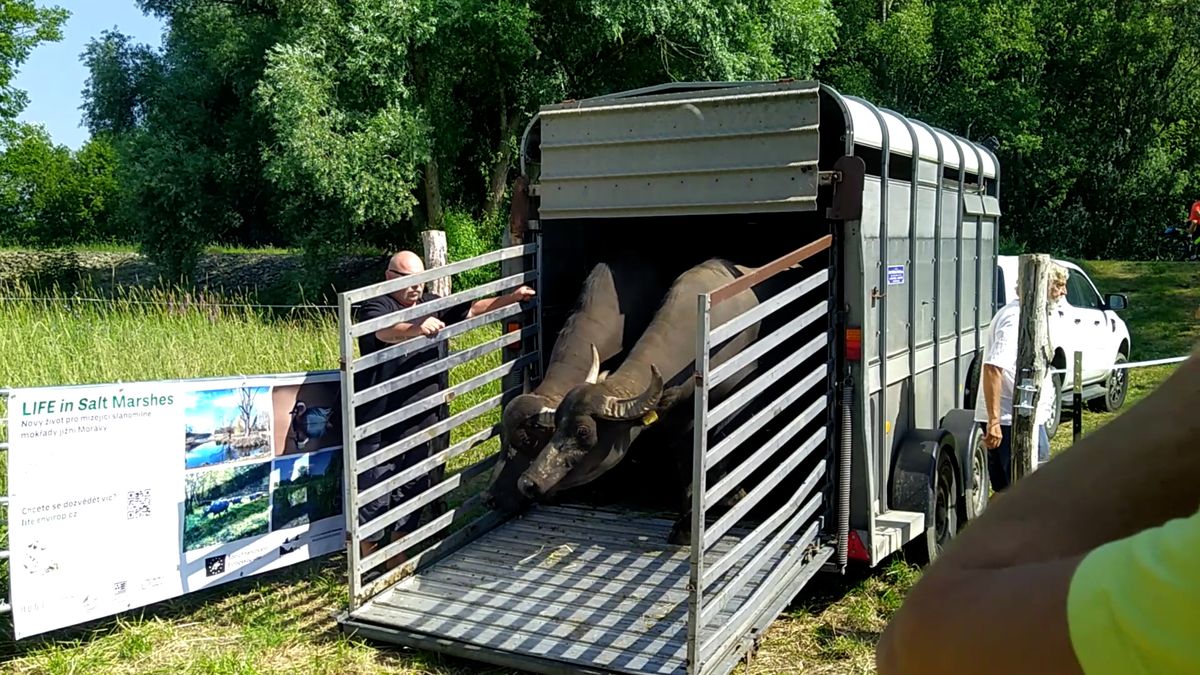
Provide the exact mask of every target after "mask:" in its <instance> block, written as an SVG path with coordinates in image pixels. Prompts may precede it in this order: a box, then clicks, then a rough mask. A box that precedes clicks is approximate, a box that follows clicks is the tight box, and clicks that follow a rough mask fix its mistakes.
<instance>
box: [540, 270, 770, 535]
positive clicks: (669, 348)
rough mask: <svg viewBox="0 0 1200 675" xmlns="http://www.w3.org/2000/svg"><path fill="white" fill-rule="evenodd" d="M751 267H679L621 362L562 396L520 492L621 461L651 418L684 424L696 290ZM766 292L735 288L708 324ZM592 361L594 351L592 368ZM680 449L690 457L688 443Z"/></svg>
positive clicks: (749, 338)
mask: <svg viewBox="0 0 1200 675" xmlns="http://www.w3.org/2000/svg"><path fill="white" fill-rule="evenodd" d="M750 271H752V269H751V268H747V267H742V266H738V265H735V264H733V263H731V262H729V261H726V260H720V259H712V260H708V261H705V262H703V263H701V264H699V265H697V266H695V267H692V268H691V269H689V270H688V271H686V272H684V273H683V274H681V275H680V276H679V277H678V278H677V279H676V280H675V282H674V283H673V284H672V285H671V288H670V290H669V291H668V292H667V294H666V297H665V298H664V300H663V302H662V304H661V306H660V307H659V309H658V311H657V313H656V314H655V316H654V319H653V321H652V322H651V323H650V325H649V327H647V328H646V331H645V333H643V334H642V336H641V338H640V339H639V340H638V341H637V344H636V345H634V347H633V349H632V350H630V352H629V356H628V357H626V358H625V360H624V361H623V362H622V363H621V365H620V367H619V368H617V369H616V370H615V371H614V372H613V373H611V374H610V375H609V376H608V377H607V378H606V379H605V380H604V381H603V382H595V383H585V384H580V385H577V386H575V387H574V388H572V389H571V390H570V391H569V392H568V393H567V394H566V395H565V396H564V397H563V400H562V403H561V404H560V405H559V406H558V409H557V410H556V413H555V422H556V425H555V430H554V433H553V436H552V437H551V439H550V441H549V443H547V444H546V447H545V448H543V449H542V451H541V453H540V454H539V455H538V456H537V458H536V459H535V460H534V461H533V462H532V463H531V464H530V466H529V468H528V469H527V470H526V471H525V472H524V473H523V474H522V475H521V477H520V479H519V480H518V487H519V489H520V490H521V492H522V493H523V494H524V495H525V496H526V497H528V498H530V499H535V500H544V499H548V498H550V497H552V496H554V495H555V494H556V493H559V492H561V491H562V490H566V489H570V488H573V487H577V486H580V485H584V484H586V483H589V482H591V481H593V480H595V479H597V478H599V477H600V476H601V475H603V474H604V473H605V472H607V471H609V470H610V469H612V468H613V467H614V466H616V465H617V464H618V463H619V462H621V460H622V459H623V458H624V457H625V456H626V454H627V453H628V451H629V448H630V445H631V444H632V443H633V441H634V440H635V439H636V438H637V437H638V435H639V434H641V433H642V432H643V430H644V429H646V428H647V425H649V424H652V423H657V424H661V425H664V426H665V427H671V426H677V427H678V431H679V432H684V431H686V429H687V428H688V427H690V424H691V421H692V409H691V406H689V405H679V404H681V403H683V402H685V401H687V400H689V399H690V398H691V395H692V393H693V388H694V378H693V375H694V372H695V339H696V326H697V306H696V296H697V295H698V294H701V293H707V292H710V291H713V290H715V289H717V288H719V287H721V286H724V285H725V284H727V283H729V282H731V281H733V280H734V279H736V278H737V277H739V276H742V275H744V274H747V273H749V272H750ZM770 293H771V291H770V290H769V289H759V290H758V295H756V291H755V290H746V291H742V292H740V293H738V294H736V295H735V296H733V297H731V298H729V299H728V300H726V301H724V302H722V303H720V304H718V305H717V306H716V307H714V308H713V311H712V325H713V326H717V325H720V324H721V323H724V322H725V321H728V320H729V319H731V318H733V317H736V316H738V315H741V314H743V313H745V312H746V311H748V310H750V309H751V308H753V307H755V306H757V305H758V304H759V302H760V301H762V300H763V299H765V297H766V296H767V295H769V294H770ZM759 295H763V297H759ZM758 333H759V324H758V323H755V324H752V325H750V326H748V327H747V328H745V329H743V330H742V331H741V332H740V333H738V334H737V335H735V336H733V337H732V338H730V339H729V340H727V341H726V342H725V344H724V345H722V346H721V348H720V349H719V350H717V352H716V354H715V355H714V356H712V357H711V364H712V365H713V366H714V367H715V366H717V365H720V364H721V363H723V362H725V361H727V360H728V359H730V358H732V357H733V356H735V355H736V354H737V353H738V352H740V351H742V350H743V349H745V348H746V347H747V346H749V345H750V344H751V343H753V342H754V341H755V340H756V339H757V337H758ZM754 367H755V364H753V363H750V364H747V365H746V366H745V367H744V368H742V369H741V371H739V372H738V373H736V374H735V375H733V376H731V377H730V378H729V379H727V380H725V381H723V382H722V383H721V384H720V385H719V386H718V387H715V388H714V389H712V390H710V393H709V396H710V401H711V402H712V403H713V404H715V403H716V402H719V401H720V399H721V398H722V397H723V396H726V395H728V393H729V392H730V391H731V389H732V388H734V387H736V386H737V384H739V383H740V382H741V381H743V380H744V379H745V378H746V377H748V376H749V375H750V374H752V373H753V369H754ZM596 368H597V366H596V364H595V359H594V358H593V364H592V370H595V369H596ZM660 418H661V420H660ZM668 436H669V435H668ZM683 445H685V446H690V444H683ZM683 454H685V455H686V456H687V461H688V462H690V457H691V453H690V448H687V451H685V452H684V453H683ZM689 475H690V472H689ZM689 517H690V516H688V514H686V513H685V515H684V519H681V521H679V522H677V523H676V527H675V530H674V531H673V532H672V535H671V541H672V542H673V543H681V542H682V541H684V540H685V539H686V536H687V535H688V534H689V532H688V530H687V528H686V527H684V526H683V523H684V522H686V521H685V519H687V518H689Z"/></svg>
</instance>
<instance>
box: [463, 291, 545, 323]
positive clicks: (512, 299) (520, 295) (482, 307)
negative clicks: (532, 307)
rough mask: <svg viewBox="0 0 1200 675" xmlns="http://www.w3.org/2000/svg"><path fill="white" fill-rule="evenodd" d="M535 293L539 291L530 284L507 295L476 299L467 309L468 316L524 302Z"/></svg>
mask: <svg viewBox="0 0 1200 675" xmlns="http://www.w3.org/2000/svg"><path fill="white" fill-rule="evenodd" d="M535 295H537V292H536V291H534V290H533V289H532V288H530V287H528V286H521V287H520V288H518V289H517V290H515V291H513V292H512V293H509V294H507V295H501V296H498V297H495V298H484V299H483V300H476V301H475V302H473V303H471V308H470V309H469V310H467V317H466V318H468V319H470V318H471V317H476V316H479V315H480V314H486V313H488V312H490V311H492V310H493V309H501V308H504V307H507V306H509V305H511V304H514V303H517V302H524V301H526V300H528V299H530V298H532V297H533V296H535Z"/></svg>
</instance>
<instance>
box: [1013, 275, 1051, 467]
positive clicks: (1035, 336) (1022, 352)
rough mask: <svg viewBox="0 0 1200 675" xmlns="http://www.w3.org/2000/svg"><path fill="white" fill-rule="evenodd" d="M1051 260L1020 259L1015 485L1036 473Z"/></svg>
mask: <svg viewBox="0 0 1200 675" xmlns="http://www.w3.org/2000/svg"><path fill="white" fill-rule="evenodd" d="M1049 271H1050V256H1049V255H1046V254H1044V253H1038V254H1025V255H1022V256H1021V258H1020V275H1019V279H1020V280H1019V282H1018V284H1019V286H1020V290H1019V291H1018V293H1019V295H1020V297H1021V300H1020V303H1021V326H1020V333H1019V334H1018V337H1017V368H1016V378H1015V379H1016V383H1015V384H1016V386H1015V387H1014V389H1013V423H1012V482H1013V483H1016V482H1017V481H1018V480H1020V479H1021V478H1022V477H1024V476H1026V475H1028V474H1030V473H1033V467H1034V458H1035V457H1036V456H1037V454H1036V453H1037V446H1038V443H1037V441H1038V438H1037V434H1036V433H1035V432H1036V431H1037V424H1036V423H1035V419H1036V415H1037V404H1038V399H1039V398H1040V397H1039V393H1040V395H1041V396H1053V395H1054V393H1053V392H1051V391H1041V385H1042V380H1043V379H1045V377H1046V365H1047V364H1048V363H1049V362H1050V357H1051V353H1050V339H1049V337H1050V335H1049V329H1048V322H1047V316H1048V315H1047V312H1048V310H1049V302H1048V300H1047V297H1046V295H1047V290H1048V288H1049V283H1048V282H1049V274H1048V273H1049Z"/></svg>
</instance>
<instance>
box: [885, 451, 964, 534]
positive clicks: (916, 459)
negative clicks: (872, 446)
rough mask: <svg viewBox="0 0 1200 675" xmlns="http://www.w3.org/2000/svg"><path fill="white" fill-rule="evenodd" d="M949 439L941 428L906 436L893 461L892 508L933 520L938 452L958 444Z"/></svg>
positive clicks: (890, 505) (890, 487)
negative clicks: (950, 445) (934, 481)
mask: <svg viewBox="0 0 1200 675" xmlns="http://www.w3.org/2000/svg"><path fill="white" fill-rule="evenodd" d="M947 436H949V434H947V433H946V432H945V431H943V430H941V429H938V430H937V431H930V430H928V429H913V430H912V431H910V432H908V434H906V435H905V437H904V440H903V441H902V442H901V443H900V447H899V448H897V449H896V454H895V456H894V458H893V460H892V471H891V476H890V477H889V485H888V496H889V500H888V507H889V508H890V509H899V510H901V511H916V512H918V513H924V514H925V517H926V518H927V519H930V518H933V499H932V496H933V480H934V476H935V475H936V473H937V472H936V467H937V459H938V455H937V453H938V451H939V448H941V447H942V446H943V445H947V444H952V443H953V442H954V441H953V440H950V439H948V438H947ZM960 473H961V472H960ZM958 482H960V483H961V482H962V481H958Z"/></svg>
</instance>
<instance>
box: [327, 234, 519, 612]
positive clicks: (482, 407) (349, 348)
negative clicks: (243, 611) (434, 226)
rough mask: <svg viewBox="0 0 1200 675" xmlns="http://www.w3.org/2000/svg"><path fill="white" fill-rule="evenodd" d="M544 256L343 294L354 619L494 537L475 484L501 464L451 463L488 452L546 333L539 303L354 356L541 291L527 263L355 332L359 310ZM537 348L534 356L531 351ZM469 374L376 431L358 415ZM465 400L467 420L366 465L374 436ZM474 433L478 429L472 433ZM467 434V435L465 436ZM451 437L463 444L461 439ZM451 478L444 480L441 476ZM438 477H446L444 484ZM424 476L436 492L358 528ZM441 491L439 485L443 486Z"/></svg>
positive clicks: (409, 439)
mask: <svg viewBox="0 0 1200 675" xmlns="http://www.w3.org/2000/svg"><path fill="white" fill-rule="evenodd" d="M536 255H537V246H536V244H526V245H520V246H511V247H508V248H504V249H500V250H498V251H493V252H491V253H487V254H484V255H482V256H478V257H475V258H471V259H469V260H463V261H460V262H456V263H453V264H450V265H445V266H440V267H435V268H432V269H429V270H426V271H424V272H421V273H419V274H412V275H408V276H406V277H403V278H400V279H393V280H389V281H385V282H382V283H377V284H373V285H371V286H366V287H363V288H358V289H354V290H351V291H347V292H345V293H341V294H339V296H338V303H339V304H338V327H339V333H340V339H341V366H342V367H341V371H342V415H343V420H344V424H343V440H344V447H345V448H346V450H344V453H345V461H344V462H343V464H344V477H343V480H344V485H343V493H344V495H345V497H346V498H345V513H346V533H347V541H348V550H347V563H348V568H349V570H348V571H349V580H350V611H354V610H355V609H357V608H358V607H359V606H361V605H362V604H364V603H365V602H366V601H367V600H368V599H369V598H371V597H373V596H374V595H376V594H378V593H379V592H380V591H383V590H385V589H386V588H387V587H388V586H390V585H391V584H393V583H394V582H395V581H397V580H399V579H400V578H402V577H404V576H405V575H408V574H411V573H412V572H413V571H414V570H415V569H416V568H417V567H418V566H420V565H422V564H423V563H427V562H432V560H434V559H435V558H436V557H438V556H440V555H444V554H445V553H446V552H448V551H451V550H453V549H454V548H456V547H457V546H458V545H460V544H461V543H463V542H465V541H466V540H467V539H468V538H470V537H471V536H473V535H474V534H475V533H477V532H478V531H479V530H481V529H486V528H488V527H490V526H491V525H492V524H494V523H495V522H496V521H497V518H498V516H496V515H495V514H493V513H491V512H487V511H484V512H483V513H482V515H480V514H478V513H477V511H478V510H479V509H480V508H481V507H482V506H483V505H482V496H481V495H480V494H478V490H477V489H475V488H474V487H473V485H472V483H471V479H473V478H476V477H478V476H480V475H482V474H484V473H485V472H487V471H488V470H490V469H491V468H492V466H493V464H494V463H495V462H496V459H497V456H496V453H495V452H491V453H489V454H488V455H487V456H486V457H483V458H482V459H477V460H475V461H473V463H471V464H470V465H468V466H462V467H458V468H457V470H456V471H455V472H454V473H453V475H449V474H450V473H451V472H450V463H451V462H452V461H453V460H455V459H456V458H461V457H462V456H463V455H465V454H466V453H468V452H470V451H471V450H473V449H475V448H477V447H478V446H479V445H481V444H483V443H486V442H488V441H490V440H492V439H494V438H497V437H498V435H499V425H498V424H497V423H495V422H492V421H490V420H489V419H488V417H489V416H490V415H493V414H494V413H495V412H496V411H497V409H498V408H499V407H500V405H501V402H502V401H503V400H504V397H505V396H508V395H511V394H515V393H519V392H517V391H516V390H517V389H518V387H513V388H512V389H511V390H509V391H502V389H503V381H504V378H506V376H508V375H511V374H514V373H520V372H521V371H523V370H524V369H525V368H527V367H529V366H530V365H533V364H536V363H537V360H538V350H537V346H536V345H537V342H538V341H537V340H536V338H537V337H539V334H538V330H539V328H538V326H537V324H536V318H535V317H537V316H538V312H537V303H538V302H540V300H537V299H535V300H534V301H532V302H529V303H526V304H524V305H509V306H507V307H503V308H500V309H496V310H491V311H488V312H486V313H484V314H481V315H479V316H476V317H471V318H468V319H466V320H464V321H460V322H458V323H455V324H451V325H448V326H446V327H445V328H444V329H443V330H442V331H440V332H439V333H438V335H437V336H434V337H416V338H410V339H408V340H405V341H403V342H400V343H397V344H394V345H390V346H388V347H385V348H383V349H381V350H379V351H377V352H374V353H371V354H368V355H365V356H357V357H356V356H355V354H356V350H355V342H356V339H357V338H359V337H361V336H363V335H366V334H368V333H370V332H372V331H376V330H379V329H380V328H385V327H388V326H392V325H395V324H396V323H399V322H409V321H414V320H418V319H422V318H424V317H425V316H428V315H429V314H430V313H432V312H436V311H439V310H441V309H445V308H448V307H453V306H457V305H459V304H462V303H470V302H474V301H477V300H480V299H483V298H485V297H491V296H495V295H497V294H498V293H503V292H507V291H510V290H512V289H514V288H516V287H517V286H519V285H521V284H533V285H534V286H535V289H537V290H540V289H538V288H537V286H538V270H537V267H538V266H537V265H536V263H534V264H529V263H525V264H524V265H522V266H523V267H524V268H525V271H522V272H519V273H516V274H510V275H508V276H505V277H503V278H501V279H498V280H495V281H491V282H488V283H484V284H481V285H479V286H476V287H474V288H471V289H469V290H466V291H461V292H457V293H452V294H450V295H448V296H446V297H444V298H439V299H436V300H433V301H430V302H426V303H421V304H419V305H417V306H415V307H411V308H407V309H403V310H400V311H397V312H393V313H391V314H388V315H386V316H382V317H378V318H374V319H369V320H366V321H360V322H356V321H355V320H354V307H355V305H356V304H357V303H359V302H362V301H364V300H368V299H371V298H375V297H379V296H382V295H385V294H387V293H392V292H395V291H397V290H399V289H401V288H405V287H408V286H412V285H415V284H428V283H429V282H432V281H435V280H437V279H441V278H445V277H453V276H454V275H458V274H461V273H463V272H467V271H470V270H473V269H477V268H480V267H483V266H485V265H490V264H495V263H500V262H505V261H516V262H522V261H524V260H527V259H528V258H529V257H532V256H536ZM518 319H519V320H520V325H519V327H516V328H515V329H514V328H513V327H512V322H514V321H517V320H518ZM496 322H501V325H502V326H508V329H507V330H504V331H502V332H501V333H500V334H499V336H498V337H493V338H490V339H486V340H484V341H483V342H481V343H479V344H476V345H473V346H470V347H465V348H461V349H458V350H457V351H453V350H451V349H450V348H449V346H447V349H446V352H444V355H443V356H441V357H440V358H438V359H437V360H434V361H432V362H430V363H428V364H426V365H423V366H421V367H420V368H417V369H414V370H411V371H409V372H404V373H401V374H399V375H397V376H395V377H392V378H391V379H389V380H387V381H385V382H379V383H374V384H372V385H371V386H367V387H364V388H363V389H361V390H359V389H358V388H357V387H358V384H357V382H356V378H355V374H356V373H361V372H362V371H364V370H366V369H368V368H372V367H375V366H379V365H381V364H384V363H387V362H388V361H393V360H396V359H403V358H407V357H410V356H412V355H414V354H417V353H420V352H422V351H425V350H428V349H435V348H437V349H440V348H441V346H442V345H444V344H446V343H448V342H449V341H450V340H452V339H454V338H458V337H461V336H462V335H464V334H466V333H469V332H471V331H474V330H476V329H479V328H483V327H485V326H488V325H491V324H495V323H496ZM530 345H533V347H532V348H527V347H529V346H530ZM498 351H499V352H501V353H502V355H503V359H502V362H501V363H500V364H499V365H494V366H493V367H487V365H491V364H487V365H483V363H486V362H483V361H482V360H484V359H488V358H493V359H494V357H495V353H496V352H498ZM468 364H470V365H472V366H476V367H475V368H473V371H480V372H478V374H475V373H474V372H473V373H472V376H471V377H468V378H466V379H463V380H462V381H461V382H457V383H454V384H452V385H451V386H450V387H449V388H447V389H440V390H438V391H436V392H434V393H433V394H431V395H429V396H426V397H425V398H422V399H419V400H416V401H409V402H406V404H405V405H404V406H403V407H401V408H397V409H394V410H387V411H386V412H385V413H384V414H382V415H380V416H378V417H376V418H375V419H373V420H370V421H368V422H365V423H359V421H358V420H357V418H356V409H357V408H358V407H359V406H362V405H364V404H367V403H370V402H372V401H375V400H377V399H379V398H380V397H382V396H386V395H388V394H391V393H393V392H396V391H399V390H401V389H403V388H405V387H407V386H409V385H411V384H414V383H416V382H421V381H428V380H429V379H430V378H437V377H440V376H442V375H443V374H445V373H447V372H450V371H452V369H456V368H461V367H462V366H466V365H468ZM451 381H453V380H451ZM485 388H486V389H485ZM463 400H469V401H471V404H470V405H465V407H463V408H462V409H461V410H452V411H451V414H449V415H448V416H446V417H445V418H444V419H440V420H439V421H437V422H436V423H434V424H432V425H429V426H428V427H425V428H423V429H420V430H417V431H414V432H412V433H410V434H408V435H407V436H405V437H403V438H400V439H399V440H396V441H395V442H393V443H391V444H389V445H385V446H383V447H380V448H379V449H378V450H377V451H375V452H373V453H371V454H369V455H367V456H365V457H362V458H359V457H358V456H357V455H358V453H357V452H356V451H354V450H353V449H355V448H357V447H358V444H359V441H361V440H363V439H364V438H367V437H368V436H371V435H372V434H376V433H380V432H383V431H385V430H386V429H388V428H391V427H393V426H395V425H397V424H400V423H403V422H405V421H406V420H409V419H411V418H413V417H415V416H417V415H424V414H427V413H428V412H430V411H431V410H434V409H435V408H438V407H439V406H442V405H447V406H448V405H449V404H451V403H452V402H454V401H463ZM468 425H470V426H469V427H468ZM464 427H467V428H465V429H464ZM451 434H456V435H460V436H462V437H461V438H454V437H452V436H451ZM443 436H444V437H446V438H448V439H450V440H449V442H448V443H447V446H448V447H445V448H444V449H440V450H438V449H433V450H432V451H431V452H430V453H429V455H428V456H426V457H424V458H422V459H421V460H420V461H417V462H415V463H412V465H411V466H408V467H407V468H404V469H403V470H400V471H399V472H397V473H395V474H394V475H392V476H390V477H388V478H386V479H385V480H383V481H380V482H379V483H378V484H376V485H372V486H370V487H369V488H365V489H359V476H360V475H361V474H363V473H364V472H366V471H369V470H371V469H374V468H375V467H378V466H380V465H381V464H384V463H386V462H392V461H400V460H401V459H402V458H403V456H404V455H405V454H406V453H408V452H410V451H412V450H414V449H415V448H417V447H418V446H421V445H423V444H426V443H430V442H432V441H434V440H435V439H437V438H439V437H443ZM461 461H462V460H460V462H461ZM442 469H445V471H444V472H442V471H441V470H442ZM439 474H441V476H440V477H439ZM424 476H430V477H431V481H430V484H429V485H428V487H425V489H423V490H422V491H420V492H418V493H417V494H414V495H412V496H409V497H408V498H407V499H405V500H404V501H402V502H400V503H392V504H390V505H389V506H388V507H387V508H385V509H382V510H381V511H382V513H381V514H380V515H378V516H376V517H374V518H372V519H371V520H370V521H368V522H365V523H360V522H359V509H360V508H362V506H363V505H365V504H368V503H370V502H371V501H373V500H375V499H378V498H380V497H383V496H385V495H388V494H391V493H392V492H393V491H394V490H396V489H397V488H400V487H401V486H404V485H407V484H409V483H411V482H412V481H414V480H417V479H420V478H422V477H424ZM434 481H439V482H436V483H434ZM438 500H444V502H445V503H446V505H447V507H448V508H447V510H446V511H445V512H444V513H440V514H438V513H437V512H436V511H433V512H432V513H431V517H430V518H429V519H428V520H427V521H426V522H420V524H419V525H418V526H417V527H416V528H415V529H414V530H413V531H411V532H408V533H406V534H404V536H402V537H401V538H400V539H398V540H396V541H391V542H385V543H383V544H381V545H380V546H379V547H378V548H377V549H376V550H374V551H372V552H370V553H369V554H367V555H365V556H364V555H362V552H361V550H360V544H361V542H362V541H363V540H364V539H366V538H367V537H370V536H372V535H374V534H377V533H379V532H381V531H384V530H385V528H388V527H390V526H391V525H394V524H395V523H397V522H399V521H401V520H402V519H404V518H406V517H408V516H410V515H411V514H413V513H420V512H421V511H422V510H423V509H424V508H425V507H427V506H430V505H431V504H433V503H434V502H437V501H438ZM439 537H440V538H439ZM401 553H404V554H406V559H405V560H403V561H402V562H400V563H398V564H396V565H395V566H394V567H393V568H392V569H389V570H386V571H384V572H383V573H382V574H380V575H379V576H378V577H376V578H374V579H372V580H370V581H366V580H365V579H364V575H366V574H367V573H368V572H371V571H372V570H375V569H377V568H380V567H381V566H390V563H391V562H392V561H393V560H394V559H395V558H396V557H397V556H398V555H400V554H401ZM385 564H389V565H385Z"/></svg>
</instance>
